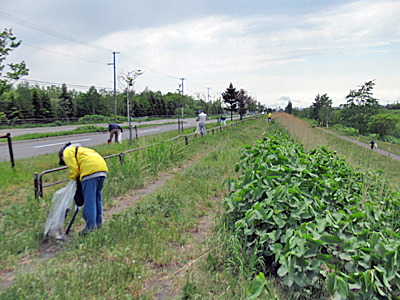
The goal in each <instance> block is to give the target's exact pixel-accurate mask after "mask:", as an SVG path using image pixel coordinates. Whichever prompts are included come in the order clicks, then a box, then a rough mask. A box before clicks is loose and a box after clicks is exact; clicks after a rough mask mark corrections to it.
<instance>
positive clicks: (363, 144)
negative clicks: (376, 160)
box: [321, 128, 400, 161]
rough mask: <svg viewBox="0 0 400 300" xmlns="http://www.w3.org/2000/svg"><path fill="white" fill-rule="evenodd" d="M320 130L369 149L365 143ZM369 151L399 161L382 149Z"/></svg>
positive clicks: (398, 158)
mask: <svg viewBox="0 0 400 300" xmlns="http://www.w3.org/2000/svg"><path fill="white" fill-rule="evenodd" d="M321 129H322V128H321ZM322 130H323V131H324V132H326V133H330V134H333V135H336V136H337V137H340V138H342V139H344V140H346V141H349V142H352V143H355V144H357V145H358V146H361V147H364V148H370V145H369V144H366V143H363V142H360V141H357V140H354V139H351V138H349V137H347V136H343V135H339V134H336V133H333V132H331V131H329V130H325V129H322ZM378 146H379V144H378ZM370 150H371V151H374V152H377V153H379V154H382V155H385V156H388V157H390V158H393V159H394V160H397V161H400V156H399V155H397V154H394V153H389V152H388V151H386V150H383V149H380V148H374V149H370Z"/></svg>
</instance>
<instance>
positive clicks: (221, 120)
mask: <svg viewBox="0 0 400 300" xmlns="http://www.w3.org/2000/svg"><path fill="white" fill-rule="evenodd" d="M220 123H221V124H224V125H225V126H226V117H225V116H224V115H222V116H221V119H220Z"/></svg>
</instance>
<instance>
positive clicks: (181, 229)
mask: <svg viewBox="0 0 400 300" xmlns="http://www.w3.org/2000/svg"><path fill="white" fill-rule="evenodd" d="M266 125H267V124H266V122H265V119H261V120H257V121H248V122H246V123H245V124H244V125H239V126H238V127H233V128H230V129H229V130H224V131H222V132H220V133H218V134H215V135H210V134H209V135H207V136H206V137H204V138H201V139H200V138H198V139H195V140H193V141H191V142H190V143H189V145H188V146H184V145H183V144H181V145H179V146H177V145H175V143H174V142H171V143H164V144H162V143H158V146H157V147H153V148H147V150H146V151H143V152H136V153H132V154H131V156H130V157H127V158H126V159H125V162H124V164H122V165H120V164H119V162H118V161H117V159H116V160H115V162H110V174H109V176H108V178H107V181H106V185H105V188H104V193H103V195H104V206H105V210H106V211H107V210H112V209H115V208H116V207H118V205H119V204H120V203H119V202H122V201H123V200H122V199H125V198H129V197H131V196H132V195H134V194H135V189H140V188H141V187H143V186H146V185H148V183H149V182H152V181H154V180H156V179H157V178H158V177H159V176H161V175H160V174H163V173H165V172H166V173H169V174H172V179H171V180H170V181H169V182H168V183H167V184H165V185H164V186H163V187H162V188H160V189H159V190H157V191H156V192H154V193H151V194H149V195H148V196H147V197H143V198H142V199H141V200H140V201H139V202H138V203H137V205H136V206H135V207H131V208H129V209H126V210H124V211H122V212H120V213H118V214H114V215H113V217H111V218H110V219H109V221H108V222H106V223H105V224H104V226H103V227H102V229H101V230H99V231H97V232H95V233H93V234H91V235H89V236H88V237H86V238H81V237H78V236H77V235H75V234H72V237H71V239H70V240H69V242H66V243H64V244H63V245H62V247H63V251H62V253H61V254H60V255H58V256H56V257H55V258H51V259H48V260H44V261H42V262H40V263H38V261H41V259H40V257H42V256H43V251H46V250H48V251H53V250H51V249H53V248H59V247H60V246H59V245H58V244H57V243H56V242H51V243H50V245H45V246H43V245H42V244H41V241H42V234H43V226H44V221H45V218H46V216H47V212H48V208H49V204H50V195H51V192H50V190H49V191H46V194H45V198H44V199H40V200H35V199H33V197H31V196H28V195H27V194H26V193H32V189H31V180H28V179H29V177H30V176H27V177H24V175H23V174H25V173H30V174H32V173H31V172H27V171H28V170H30V171H33V170H38V167H39V166H41V169H47V168H52V167H55V166H56V161H57V159H56V155H47V156H43V157H39V158H38V159H36V160H35V163H34V164H33V163H32V164H31V165H29V166H27V165H24V170H22V169H21V170H16V171H15V173H16V174H18V175H19V177H20V178H24V180H23V181H24V182H25V184H22V182H21V181H18V180H16V179H14V181H13V182H9V183H8V184H7V185H6V187H7V188H8V189H12V188H13V189H14V193H11V195H10V196H12V197H6V198H8V200H2V202H3V203H2V207H3V209H2V215H1V221H0V224H1V225H0V226H1V229H0V232H1V240H2V244H1V245H2V246H0V247H1V248H2V249H1V253H2V256H1V261H2V271H3V272H5V271H10V270H12V269H14V268H15V267H16V266H18V267H17V268H16V273H15V280H14V281H13V285H12V286H11V287H10V288H9V289H7V290H5V291H4V293H3V295H2V297H4V298H6V299H7V298H10V299H12V298H18V297H20V296H22V297H27V298H32V299H43V298H51V297H54V298H56V297H60V295H67V294H68V295H69V299H82V298H86V299H120V298H122V297H125V295H127V296H126V298H127V299H130V298H132V299H135V298H137V297H139V298H140V299H153V297H154V295H155V293H159V285H160V284H161V285H162V284H164V282H160V283H159V282H157V281H154V280H155V278H159V277H160V276H156V274H158V275H160V274H161V275H165V276H166V277H167V276H168V274H170V272H171V270H175V271H176V270H179V268H180V267H182V266H185V264H187V263H189V262H190V261H191V260H193V259H196V258H197V257H200V256H202V255H203V254H204V253H206V252H207V251H209V252H207V253H208V254H209V256H207V257H206V258H207V259H206V260H205V262H206V263H207V261H209V263H210V264H211V265H215V267H217V268H219V267H218V265H219V264H220V263H219V262H218V256H220V255H222V254H221V253H226V251H227V250H228V249H227V248H226V247H222V245H223V243H225V242H226V240H224V239H226V235H223V236H224V237H222V234H221V233H217V234H215V235H214V234H213V235H211V232H210V229H211V228H213V227H214V226H215V225H218V224H219V223H220V222H219V220H220V218H221V216H222V215H223V212H222V211H223V210H222V207H221V202H222V199H223V197H224V195H226V190H225V188H224V187H223V182H224V179H225V177H227V176H234V175H235V172H234V165H235V163H236V161H237V160H238V152H239V149H240V148H241V147H242V145H243V143H246V142H248V143H250V144H251V143H252V142H254V140H255V139H258V138H260V137H261V136H262V134H263V132H264V130H265V128H266ZM163 138H164V139H165V140H166V139H168V138H169V137H168V136H164V137H163ZM157 140H158V141H160V137H152V138H147V139H146V140H142V141H141V143H143V144H150V143H152V142H153V141H157ZM113 147H115V148H109V147H108V145H105V146H99V147H97V148H96V150H97V151H99V152H100V153H101V154H102V155H106V154H110V153H116V152H121V151H122V150H123V148H126V147H127V145H126V144H122V145H113ZM162 154H163V155H162ZM18 165H21V164H18ZM185 165H187V167H186V168H184V170H183V168H182V167H183V166H185ZM2 167H3V168H7V166H5V165H4V166H2ZM26 167H28V168H26ZM38 171H40V169H39V170H38ZM59 173H61V172H59ZM62 176H64V177H65V176H66V173H64V174H63V175H61V174H58V175H54V178H51V177H49V180H51V181H53V180H56V179H58V178H59V177H62ZM29 181H30V182H29ZM18 186H19V187H18ZM21 187H23V188H24V189H25V190H29V192H26V193H16V191H17V190H19V189H21ZM3 192H4V193H7V192H5V191H3ZM8 193H10V191H9V192H8ZM2 199H4V198H3V197H2ZM105 213H106V212H105ZM69 217H71V216H69ZM74 226H75V225H74ZM82 226H83V220H82V218H81V217H79V218H78V221H77V223H76V226H75V227H74V228H75V229H76V230H78V229H79V228H81V227H82ZM218 226H220V225H218ZM218 226H217V227H216V228H215V230H217V232H218V231H220V232H223V227H222V228H221V227H219V228H218ZM199 228H203V229H204V230H205V231H204V232H205V233H206V236H202V234H200V233H199ZM203 229H202V230H203ZM206 229H207V230H206ZM208 235H209V236H208ZM221 239H222V240H221ZM199 241H202V242H201V243H200V242H199ZM239 246H240V245H239ZM44 249H46V250H44ZM213 249H214V250H213ZM210 250H213V251H210ZM231 250H232V249H231ZM238 254H239V253H238ZM26 261H35V262H37V264H33V266H32V267H31V268H30V271H29V272H22V270H24V264H25V262H26ZM3 262H4V263H3ZM201 265H202V264H201V263H199V264H198V267H199V268H200V269H201V271H202V272H203V271H204V270H205V269H207V268H210V267H209V266H208V267H207V266H203V267H201ZM243 267H245V266H243ZM121 268H122V269H121ZM204 268H205V269H204ZM232 268H235V269H236V268H237V267H236V266H234V265H233V264H232ZM195 269H197V265H196V268H194V269H193V270H195ZM18 270H19V271H18ZM236 271H238V270H236ZM236 271H235V273H236ZM224 272H225V271H224ZM249 272H252V270H249ZM231 273H232V271H231V272H229V271H228V270H227V271H226V275H224V276H228V275H229V278H230V277H231V275H230V274H231ZM184 274H185V272H182V274H181V275H182V278H181V281H179V282H176V285H177V286H176V287H177V289H174V291H173V292H172V294H173V295H174V297H175V296H178V295H179V294H180V293H181V292H182V293H186V294H190V293H192V292H194V290H196V291H197V290H198V292H201V293H206V289H207V288H209V287H202V285H206V283H207V282H208V280H209V279H207V278H208V276H211V277H214V276H215V274H212V273H210V272H208V271H207V272H205V274H203V275H201V276H200V277H199V278H198V279H199V281H198V282H197V281H196V283H195V284H192V283H191V281H192V279H193V275H190V278H189V277H187V278H186V277H185V276H183V275H184ZM221 276H222V275H221ZM245 277H246V278H240V281H242V280H245V281H248V280H250V278H251V277H252V276H251V274H250V273H249V274H247V275H246V276H245ZM171 278H173V280H174V281H175V279H177V278H176V276H171ZM32 280H33V281H32ZM170 280H171V279H166V282H169V281H170ZM220 280H222V279H218V280H217V281H216V282H215V285H216V286H218V284H217V283H218V282H219V281H220ZM225 280H227V279H225ZM235 280H236V279H235ZM89 282H91V283H89ZM227 282H229V280H228V281H227ZM97 283H98V284H97ZM87 284H89V285H90V286H91V287H88V286H87ZM174 284H175V283H174ZM197 285H198V288H197V287H196V286H197ZM203 289H205V290H203ZM235 290H238V291H232V292H234V293H236V292H239V291H240V293H239V294H240V295H241V296H239V297H238V298H237V299H240V298H242V297H243V295H244V293H245V288H244V285H243V284H237V286H236V288H235ZM82 291H84V292H83V293H82ZM208 292H209V291H208ZM208 292H207V293H208ZM222 292H223V291H221V293H222ZM56 295H57V296H56ZM229 295H231V293H228V294H227V295H226V299H232V298H231V296H229Z"/></svg>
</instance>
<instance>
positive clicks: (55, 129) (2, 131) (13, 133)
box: [0, 118, 196, 137]
mask: <svg viewBox="0 0 400 300" xmlns="http://www.w3.org/2000/svg"><path fill="white" fill-rule="evenodd" d="M195 120H196V119H195V118H189V119H185V120H184V122H188V123H193V122H195ZM171 122H175V123H176V124H178V119H162V120H152V121H143V122H141V123H139V122H136V121H135V122H132V127H133V126H135V125H138V126H139V125H147V124H153V125H162V124H165V123H171ZM88 125H95V126H99V127H107V126H108V124H107V123H97V124H88ZM119 125H121V126H128V125H129V124H128V122H125V123H120V124H119ZM82 126H84V124H80V125H65V126H57V127H35V128H13V129H0V135H6V134H7V133H11V137H13V136H18V135H22V134H27V133H46V132H60V131H69V130H74V129H76V128H78V127H82ZM184 126H185V124H184Z"/></svg>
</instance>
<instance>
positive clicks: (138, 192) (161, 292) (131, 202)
mask: <svg viewBox="0 0 400 300" xmlns="http://www.w3.org/2000/svg"><path fill="white" fill-rule="evenodd" d="M221 145H222V143H220V144H218V145H217V146H215V147H214V148H212V149H210V150H209V151H208V152H207V153H203V154H200V155H198V156H196V157H195V158H194V159H189V160H188V161H187V162H186V163H185V164H184V165H183V166H182V167H177V168H175V169H173V170H171V171H169V172H166V173H164V174H161V175H160V176H159V177H158V179H157V180H155V181H152V182H150V183H149V184H148V185H147V186H146V187H145V188H141V189H134V190H131V191H129V192H127V193H126V194H125V195H124V196H121V197H118V205H117V206H113V207H111V208H109V209H104V211H103V215H104V219H103V222H104V223H105V222H107V221H108V220H109V219H110V218H111V217H112V215H114V214H118V213H120V212H121V211H122V210H124V209H126V208H128V207H134V206H135V205H136V203H138V202H139V201H140V200H141V199H142V197H144V196H146V195H148V194H151V193H153V192H155V191H157V190H158V189H159V188H161V187H163V186H164V185H165V184H166V183H167V182H168V181H169V180H171V179H172V178H173V176H175V173H176V172H183V171H184V170H186V169H187V168H189V167H190V166H191V165H192V164H193V163H195V162H196V161H198V160H199V159H201V158H202V157H203V156H204V155H206V154H208V153H210V152H212V151H214V150H215V149H217V148H218V147H220V146H221ZM213 225H214V221H213V220H212V219H211V218H202V219H200V222H199V226H198V229H197V231H196V232H194V233H193V234H194V239H193V240H194V241H195V243H199V242H201V241H202V240H204V238H205V237H206V236H207V235H208V234H209V233H210V232H211V228H212V226H213ZM81 229H83V228H79V227H78V226H76V227H75V229H74V231H76V232H78V231H79V230H81ZM73 241H74V237H73V235H71V236H67V239H66V240H65V241H64V242H49V243H42V244H41V246H40V247H39V249H38V254H39V255H38V256H39V257H38V258H24V259H22V260H20V262H19V263H18V266H17V267H16V268H15V269H13V270H11V271H6V272H0V278H1V281H0V291H1V290H3V289H6V288H8V287H10V286H11V285H12V283H13V281H14V279H15V276H16V273H17V269H18V272H22V273H23V272H30V271H32V270H34V268H35V267H36V266H37V265H38V264H40V263H42V262H43V261H45V260H47V259H50V258H53V257H55V256H57V255H58V254H60V253H61V251H62V250H63V247H64V246H65V245H66V244H70V243H73ZM192 247H193V245H187V246H186V248H192ZM178 251H179V252H182V251H188V249H185V248H182V249H178ZM176 267H177V266H170V268H171V270H173V269H176ZM178 267H179V266H178ZM151 268H153V269H154V267H151ZM178 273H179V272H178ZM183 274H184V273H183ZM178 278H179V276H178V277H176V278H172V279H170V280H166V279H168V278H166V277H164V278H162V279H159V278H157V279H155V280H153V281H151V282H150V283H149V284H148V285H147V287H146V288H147V289H154V288H156V289H157V292H156V295H157V298H154V299H170V297H171V296H175V295H176V294H177V293H178V292H179V291H178V290H177V289H176V280H177V279H178ZM174 286H175V288H174Z"/></svg>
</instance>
